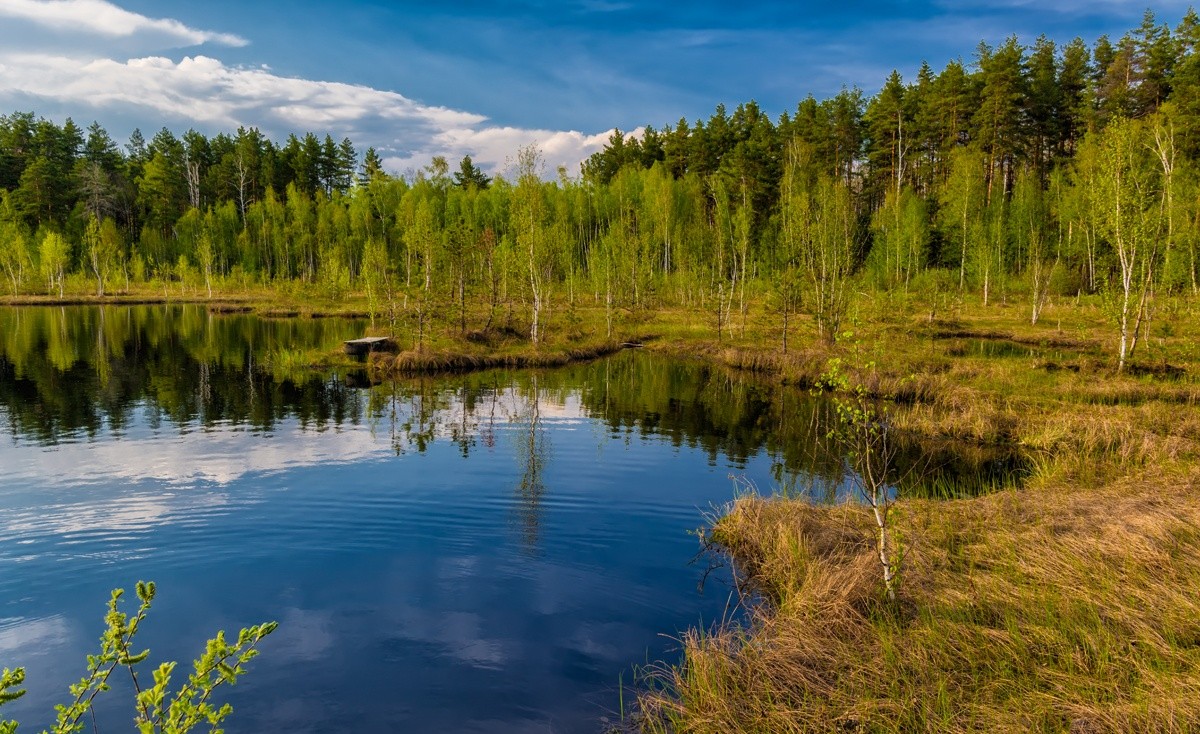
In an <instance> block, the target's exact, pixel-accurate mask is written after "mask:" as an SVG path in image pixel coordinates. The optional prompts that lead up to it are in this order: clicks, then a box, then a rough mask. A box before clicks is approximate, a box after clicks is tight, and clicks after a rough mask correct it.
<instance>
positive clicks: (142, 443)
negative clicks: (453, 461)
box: [0, 388, 587, 486]
mask: <svg viewBox="0 0 1200 734" xmlns="http://www.w3.org/2000/svg"><path fill="white" fill-rule="evenodd" d="M556 397H559V396H556ZM565 398H566V399H565V400H551V399H548V398H547V397H546V396H545V395H543V396H542V397H541V398H540V400H539V412H540V415H541V419H542V420H543V421H545V420H552V421H554V422H555V424H556V425H557V426H568V425H573V424H577V423H582V422H583V421H584V420H585V419H586V417H587V413H586V411H585V410H584V408H583V405H582V402H581V400H580V398H579V395H578V394H570V395H567V396H565ZM431 403H432V407H431ZM390 410H391V405H390V399H389V398H387V397H385V398H384V405H383V406H382V408H381V410H380V412H379V413H377V414H376V415H375V416H374V417H373V419H372V421H371V422H372V423H373V425H353V424H343V425H342V426H339V427H338V428H337V429H336V430H321V431H318V430H309V429H305V428H301V427H300V426H299V425H297V424H296V423H295V422H291V423H284V424H280V425H279V426H278V427H277V428H276V430H275V431H273V432H272V433H269V434H264V433H259V432H256V431H251V430H247V429H245V428H241V427H236V428H235V427H232V426H222V425H218V426H212V427H206V428H203V429H198V428H196V427H194V426H192V427H189V430H187V431H186V432H175V431H164V432H162V433H158V434H156V435H151V436H149V437H138V438H115V437H107V436H103V435H101V436H99V437H98V438H97V439H95V440H93V441H89V442H80V443H63V444H59V445H57V446H51V447H44V448H42V449H41V450H38V451H30V450H29V447H28V446H26V445H21V443H20V442H14V443H8V444H6V445H3V446H0V464H2V465H4V467H5V471H6V477H7V479H8V481H10V482H12V483H14V484H16V483H21V482H24V483H28V484H30V485H36V486H45V485H47V484H54V485H59V486H72V485H80V484H100V483H105V484H110V483H112V482H114V481H121V482H126V483H132V482H145V481H150V482H158V483H167V484H173V485H191V484H198V483H205V482H207V483H213V484H222V485H224V484H230V483H233V482H236V481H238V480H239V479H241V478H242V477H243V476H245V475H246V474H249V473H257V472H273V471H285V470H289V469H296V468H302V467H306V466H314V465H318V464H338V463H342V464H345V463H353V462H357V461H365V460H370V459H379V458H384V457H387V456H390V455H393V454H394V453H395V452H396V450H397V449H400V450H402V451H403V450H407V449H410V448H413V447H414V446H416V445H417V443H418V442H417V440H416V438H415V437H413V436H409V435H406V434H404V433H403V432H401V434H400V435H397V436H395V437H387V438H385V437H384V436H383V435H382V432H383V431H386V429H387V423H388V420H389V413H390ZM396 411H397V422H398V423H400V424H404V423H410V424H411V425H412V427H413V429H414V430H418V429H419V427H423V428H424V429H426V430H428V431H429V434H428V435H429V437H431V438H437V439H448V438H455V437H461V436H462V432H463V428H464V426H465V427H466V428H467V429H468V431H467V432H468V433H469V434H476V433H478V432H479V430H480V428H481V427H484V426H485V424H490V427H491V428H493V429H500V430H505V429H507V428H509V427H511V425H512V424H518V423H520V422H521V421H523V420H526V419H527V416H528V414H529V401H528V399H527V397H526V395H525V393H524V392H523V391H520V390H517V389H514V388H504V389H501V390H499V391H498V392H497V393H496V400H495V403H494V413H493V403H492V400H491V399H490V398H489V397H481V398H477V399H476V400H475V402H474V408H473V410H471V411H467V410H466V408H465V406H464V404H463V402H462V400H461V398H460V397H459V396H458V395H457V393H454V392H448V393H441V394H439V395H438V397H437V399H435V400H434V401H423V400H422V399H421V398H419V397H405V396H400V397H398V399H397V404H396ZM421 411H426V412H425V414H424V416H423V419H421V420H418V414H419V413H420V412H421ZM493 421H494V422H493ZM381 429H382V431H381ZM0 432H3V429H2V428H0Z"/></svg>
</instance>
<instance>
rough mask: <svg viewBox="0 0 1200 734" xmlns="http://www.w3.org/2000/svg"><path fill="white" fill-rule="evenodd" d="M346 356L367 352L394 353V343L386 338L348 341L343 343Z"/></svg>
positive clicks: (372, 337)
mask: <svg viewBox="0 0 1200 734" xmlns="http://www.w3.org/2000/svg"><path fill="white" fill-rule="evenodd" d="M345 344H346V354H356V355H357V354H367V353H368V352H391V351H395V349H396V343H395V342H393V341H392V340H391V339H389V338H387V337H386V336H364V337H363V338H362V339H350V340H347V341H346V342H345Z"/></svg>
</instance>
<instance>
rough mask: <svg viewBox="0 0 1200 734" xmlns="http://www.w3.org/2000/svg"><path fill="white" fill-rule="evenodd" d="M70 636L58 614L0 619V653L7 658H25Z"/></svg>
mask: <svg viewBox="0 0 1200 734" xmlns="http://www.w3.org/2000/svg"><path fill="white" fill-rule="evenodd" d="M69 636H70V629H69V628H68V626H67V621H66V620H65V619H63V618H62V616H60V615H55V616H53V617H46V618H43V619H25V618H21V617H18V618H16V619H0V653H2V654H3V655H4V657H5V658H7V659H12V660H26V659H27V658H28V657H29V655H30V654H31V653H37V652H40V651H44V650H45V649H46V648H47V647H50V646H52V645H60V644H62V643H63V642H65V641H66V639H67V638H68V637H69Z"/></svg>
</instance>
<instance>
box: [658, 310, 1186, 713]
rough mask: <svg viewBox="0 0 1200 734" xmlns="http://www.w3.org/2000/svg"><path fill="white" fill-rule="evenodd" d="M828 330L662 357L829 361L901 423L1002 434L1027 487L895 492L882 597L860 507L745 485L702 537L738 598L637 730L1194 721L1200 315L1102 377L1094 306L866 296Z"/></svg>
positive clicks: (694, 644)
mask: <svg viewBox="0 0 1200 734" xmlns="http://www.w3.org/2000/svg"><path fill="white" fill-rule="evenodd" d="M848 331H849V332H852V333H851V334H849V335H847V337H846V338H845V339H843V340H842V341H841V343H839V344H837V345H835V346H823V345H818V344H815V343H814V342H813V341H811V340H810V341H807V342H803V341H798V342H797V343H799V344H804V347H803V348H802V349H800V350H792V351H790V352H789V353H788V354H784V353H783V352H782V351H781V350H780V349H776V348H770V347H764V346H763V345H762V344H758V345H756V344H754V343H752V341H751V340H747V341H746V342H729V341H722V342H717V341H713V340H707V339H704V340H700V341H699V342H694V343H692V344H690V345H688V346H681V345H680V344H678V343H672V342H670V341H664V343H663V346H662V348H664V349H668V350H670V351H675V352H679V353H688V354H700V355H703V356H704V357H705V358H707V359H712V360H716V361H718V362H721V363H724V364H728V365H731V366H735V367H739V368H744V369H753V370H757V371H760V372H766V373H771V374H776V375H778V376H779V377H780V379H783V380H785V381H789V382H793V383H796V384H799V385H811V384H813V383H814V382H816V381H817V380H818V379H819V378H820V377H821V375H822V374H824V373H825V372H827V371H828V370H829V368H830V365H831V364H833V362H831V360H837V361H838V362H837V364H838V369H839V370H841V371H842V372H843V373H844V374H845V375H847V376H848V377H849V381H850V382H852V383H856V384H859V385H862V386H864V387H865V388H866V390H867V392H868V393H869V394H872V395H875V396H878V397H881V398H890V399H892V400H893V401H894V403H893V404H892V405H891V406H890V407H889V415H890V419H891V420H892V421H893V425H895V426H896V427H898V428H901V429H903V430H907V431H912V432H915V433H919V434H923V435H929V436H948V437H949V436H953V437H959V438H964V439H967V440H969V441H974V442H979V443H1005V444H1011V445H1014V446H1015V447H1017V448H1018V450H1019V451H1020V452H1021V453H1022V454H1024V455H1025V456H1026V457H1028V458H1029V460H1030V461H1031V462H1032V465H1033V466H1034V471H1033V474H1032V476H1031V477H1030V478H1029V480H1028V482H1027V484H1026V485H1025V486H1024V487H1023V488H1021V489H1016V490H1007V491H1003V492H999V493H996V494H992V495H989V496H985V497H980V498H976V499H970V500H958V501H953V502H944V501H929V500H918V499H902V500H901V501H899V502H898V503H897V505H896V508H895V515H894V520H893V528H894V532H895V533H896V537H897V538H898V539H899V540H900V544H901V546H902V547H903V549H904V555H903V564H902V570H901V576H900V578H901V583H900V586H899V591H898V595H897V599H896V600H895V601H889V600H887V598H886V596H885V594H884V588H883V583H882V579H881V572H880V565H879V560H878V555H877V550H876V547H875V526H874V522H873V519H872V517H871V515H870V513H869V511H868V510H866V509H865V508H864V507H862V506H856V505H853V504H851V505H844V506H836V507H817V506H812V505H810V504H809V503H808V502H806V501H804V500H793V499H781V498H762V497H744V498H742V499H739V500H738V501H736V502H734V503H733V504H732V505H730V506H729V507H727V508H724V510H723V511H722V512H720V513H719V515H718V516H717V517H715V518H714V519H713V522H712V525H711V527H710V528H709V529H708V531H707V534H706V538H707V542H708V543H709V544H710V549H711V550H712V551H713V552H714V553H716V554H717V556H718V557H719V558H723V559H726V560H727V561H729V562H731V563H732V565H733V567H734V569H735V571H736V572H737V574H738V577H739V578H740V580H741V583H742V585H743V587H744V591H745V592H746V596H745V597H744V599H745V604H746V609H747V614H746V617H745V619H744V620H742V621H741V622H740V623H738V624H736V625H730V626H726V627H724V628H720V629H716V630H712V629H708V630H694V631H692V632H690V633H688V634H686V635H685V636H684V637H683V639H682V647H683V659H682V662H681V663H680V664H679V665H677V666H665V667H655V668H652V669H651V671H650V672H651V673H652V675H651V676H650V678H649V680H648V681H647V688H646V690H645V691H644V693H643V695H642V696H641V697H640V700H639V703H638V706H637V709H638V711H639V716H640V717H641V718H639V724H640V726H641V728H643V729H644V730H647V731H681V732H682V731H694V732H735V731H736V732H742V731H750V732H790V731H797V732H800V731H822V732H824V731H863V732H914V731H930V732H943V731H950V732H953V731H962V732H967V731H1010V732H1025V731H1044V732H1125V731H1163V732H1168V731H1169V732H1177V731H1194V730H1200V468H1198V467H1200V463H1198V462H1197V459H1200V410H1198V408H1197V406H1198V404H1200V382H1198V380H1197V375H1198V374H1200V359H1198V357H1200V355H1197V353H1196V351H1195V346H1194V345H1195V344H1196V343H1197V341H1196V339H1197V334H1198V332H1200V322H1198V320H1197V319H1196V317H1195V315H1194V314H1192V313H1190V311H1188V310H1187V309H1177V310H1174V311H1172V312H1171V314H1170V316H1169V317H1168V318H1164V319H1163V320H1162V321H1161V322H1160V323H1159V324H1157V325H1156V328H1154V329H1152V330H1151V332H1150V337H1149V339H1146V340H1144V341H1143V343H1142V345H1141V346H1140V347H1139V349H1140V350H1141V351H1140V352H1139V353H1138V356H1137V359H1136V360H1135V362H1134V363H1133V364H1132V365H1131V367H1130V368H1129V369H1127V370H1126V371H1125V372H1118V371H1117V369H1116V360H1115V354H1114V352H1115V350H1114V349H1113V348H1112V341H1113V329H1112V326H1111V324H1110V323H1109V322H1108V321H1107V319H1106V318H1105V317H1104V314H1103V313H1102V312H1101V310H1100V309H1099V308H1098V307H1097V306H1096V305H1093V304H1088V303H1083V304H1071V305H1070V306H1062V307H1059V308H1057V309H1055V310H1054V312H1052V313H1051V315H1050V318H1049V319H1046V320H1044V321H1043V322H1042V323H1041V324H1039V325H1037V326H1033V325H1030V324H1029V323H1028V322H1027V321H1026V320H1025V311H1024V310H1023V309H1019V308H1015V307H1012V308H1006V307H994V306H993V307H991V308H982V307H979V306H974V307H964V308H960V309H959V310H958V311H957V313H955V314H954V315H953V316H951V317H946V318H932V319H931V318H927V317H923V316H922V315H920V314H917V313H913V312H912V311H909V312H907V313H906V312H905V311H904V310H903V309H894V308H889V307H888V304H887V303H885V302H876V303H868V304H864V308H863V310H862V311H861V312H860V318H859V319H858V320H857V323H855V324H854V325H853V326H852V327H851V328H850V329H848Z"/></svg>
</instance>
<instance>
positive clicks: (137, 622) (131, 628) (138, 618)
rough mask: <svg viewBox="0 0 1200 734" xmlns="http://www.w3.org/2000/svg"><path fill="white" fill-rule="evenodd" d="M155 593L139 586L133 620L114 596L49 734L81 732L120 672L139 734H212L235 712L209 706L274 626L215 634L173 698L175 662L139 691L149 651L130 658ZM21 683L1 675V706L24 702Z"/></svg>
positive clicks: (5, 728) (0, 726)
mask: <svg viewBox="0 0 1200 734" xmlns="http://www.w3.org/2000/svg"><path fill="white" fill-rule="evenodd" d="M155 591H156V589H155V586H154V582H142V581H139V582H138V584H137V587H136V592H137V597H138V601H139V606H138V610H137V612H136V613H135V614H134V615H133V616H132V617H131V616H129V615H128V614H127V613H125V612H123V611H121V609H120V601H121V598H122V597H123V596H124V594H125V591H124V589H114V590H113V592H112V596H111V597H110V598H109V601H108V611H107V613H106V614H105V616H104V622H105V630H104V634H103V635H101V637H100V652H99V654H96V655H88V658H87V662H88V666H87V673H86V674H85V675H84V676H83V677H82V678H80V680H79V682H77V683H75V684H73V685H72V686H71V687H70V692H71V695H72V696H73V697H74V698H73V699H72V701H71V702H70V703H69V704H66V705H59V706H57V707H55V708H56V711H57V712H58V716H57V718H56V720H55V723H54V726H53V727H52V728H51V729H50V730H49V734H75V733H76V732H81V731H83V729H84V723H83V720H84V717H85V716H87V715H89V714H90V713H92V706H93V703H94V702H95V700H96V697H97V696H98V695H100V694H101V693H103V692H104V691H107V690H109V689H110V687H111V686H110V684H109V678H110V677H111V676H112V675H113V673H114V672H117V670H118V669H120V668H124V669H125V670H126V671H128V673H129V676H130V678H131V680H132V681H133V687H134V690H135V691H136V698H135V705H136V709H137V715H136V717H135V719H134V723H135V724H136V725H137V729H138V731H139V732H141V734H184V732H189V731H191V730H192V729H194V728H195V727H197V726H199V725H201V724H207V725H208V726H209V727H210V730H211V731H213V732H220V731H221V728H220V727H221V724H222V722H224V720H225V719H226V718H227V717H228V716H229V715H230V714H232V713H233V707H232V706H230V705H229V704H228V703H225V704H222V705H220V706H217V705H215V704H213V703H212V701H211V699H212V697H213V693H214V692H215V691H216V689H217V688H219V687H220V686H222V685H225V684H228V685H233V684H234V683H236V682H237V680H238V678H239V677H241V676H242V675H243V674H244V673H245V672H246V664H247V663H249V662H250V661H251V660H253V659H254V658H255V657H256V656H257V655H258V653H259V649H258V646H259V643H260V642H262V640H263V638H265V637H266V636H267V635H269V634H271V633H272V632H274V631H275V629H276V627H278V623H277V622H265V623H263V624H260V625H255V626H251V627H247V628H245V629H243V630H242V631H241V632H239V633H238V637H237V641H236V642H235V643H234V644H230V643H229V642H227V641H226V639H225V633H224V632H223V631H221V632H217V634H216V636H215V637H213V638H212V639H210V640H209V641H208V643H207V645H206V646H205V651H204V654H202V655H201V656H200V657H198V658H196V660H195V661H194V662H193V667H194V671H193V673H192V674H191V675H190V676H188V679H187V682H186V683H184V684H183V685H182V686H180V688H179V689H178V690H177V691H175V692H174V693H173V694H172V693H170V691H169V690H168V689H169V687H170V685H171V674H172V673H173V672H174V670H175V667H176V665H177V663H174V662H169V663H163V664H162V665H160V666H158V668H156V669H155V670H154V672H153V678H154V684H153V685H152V686H150V687H149V688H145V689H143V688H142V685H141V682H140V680H139V678H138V666H139V665H140V664H141V663H143V662H145V660H146V659H147V658H148V657H149V656H150V651H149V650H143V651H141V652H133V650H134V649H135V648H134V647H133V640H134V637H135V636H136V635H137V632H138V629H139V628H140V627H141V624H142V622H143V621H145V619H146V614H147V613H148V612H149V611H150V605H151V602H152V601H153V600H154V595H155ZM24 682H25V670H24V669H23V668H17V669H15V670H11V671H10V670H9V669H8V668H5V669H4V670H3V671H2V672H0V705H2V704H5V703H8V702H9V701H14V700H16V699H18V698H20V697H21V696H23V695H24V694H25V690H24V689H23V688H21V687H20V686H22V685H23V684H24ZM16 731H17V722H15V721H0V734H16ZM43 734H46V733H45V732H43Z"/></svg>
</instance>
